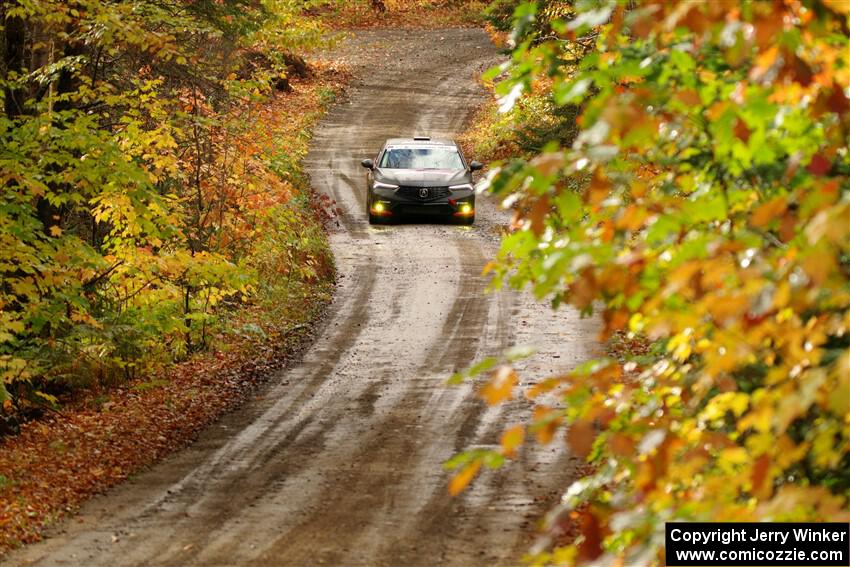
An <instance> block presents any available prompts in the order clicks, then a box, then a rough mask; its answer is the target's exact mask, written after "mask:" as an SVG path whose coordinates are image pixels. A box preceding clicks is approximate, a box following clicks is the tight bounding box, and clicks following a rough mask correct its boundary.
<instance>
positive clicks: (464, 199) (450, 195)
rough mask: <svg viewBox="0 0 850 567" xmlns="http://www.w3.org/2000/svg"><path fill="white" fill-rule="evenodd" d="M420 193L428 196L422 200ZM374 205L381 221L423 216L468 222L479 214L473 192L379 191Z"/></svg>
mask: <svg viewBox="0 0 850 567" xmlns="http://www.w3.org/2000/svg"><path fill="white" fill-rule="evenodd" d="M420 189H425V190H428V193H425V194H423V195H421V196H420V193H419V190H420ZM443 193H445V194H443ZM370 201H371V203H372V208H371V210H370V212H371V213H372V215H374V216H378V217H393V216H406V215H421V216H452V217H458V218H464V217H466V218H468V217H471V216H473V215H474V214H475V192H474V191H472V190H470V189H457V190H448V189H445V188H440V187H438V188H428V187H400V188H399V189H389V188H384V187H377V188H373V189H372V198H371V199H370Z"/></svg>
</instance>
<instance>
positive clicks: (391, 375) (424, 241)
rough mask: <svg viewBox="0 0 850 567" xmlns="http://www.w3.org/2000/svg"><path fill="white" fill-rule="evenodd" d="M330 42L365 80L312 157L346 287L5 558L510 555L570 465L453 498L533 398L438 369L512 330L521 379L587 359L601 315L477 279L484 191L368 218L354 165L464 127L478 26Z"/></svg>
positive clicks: (488, 212)
mask: <svg viewBox="0 0 850 567" xmlns="http://www.w3.org/2000/svg"><path fill="white" fill-rule="evenodd" d="M336 49H337V51H338V53H337V54H336V56H339V57H346V58H348V59H349V62H350V63H351V64H352V65H353V66H354V67H355V68H356V70H357V72H358V76H359V77H360V79H359V80H358V81H357V83H356V84H355V86H354V88H353V89H352V90H351V92H350V96H349V97H348V99H347V100H346V101H344V102H341V103H339V104H337V105H335V106H334V107H333V108H332V109H331V111H330V113H329V114H328V116H327V117H326V118H325V119H324V120H323V122H322V123H321V124H320V126H319V128H318V130H317V131H316V133H315V137H314V140H313V143H312V150H311V152H310V155H309V156H308V159H307V162H306V165H307V170H308V172H309V174H310V176H311V179H312V181H313V183H314V185H315V187H316V189H317V190H318V191H322V192H325V193H327V194H329V195H330V196H331V197H332V198H333V199H335V200H336V201H337V202H338V204H339V206H340V207H341V208H342V210H343V214H342V215H341V217H340V219H339V226H338V227H336V228H334V229H332V234H331V243H332V246H333V250H334V253H335V255H336V260H337V265H338V270H339V286H338V290H337V295H336V299H335V301H334V303H333V305H332V307H331V309H330V312H329V314H328V316H327V318H326V321H325V322H324V323H323V327H322V328H321V330H320V332H319V333H318V338H317V340H316V342H315V344H314V345H313V346H312V347H311V348H310V349H309V350H308V351H307V352H306V353H305V355H304V357H303V360H302V361H301V362H300V363H299V364H298V365H297V366H294V367H292V368H290V369H288V370H286V371H283V372H281V373H280V375H279V376H276V377H275V378H274V379H272V380H271V381H270V385H269V386H268V387H267V388H266V390H265V391H263V392H262V393H261V394H260V395H259V396H258V397H257V398H256V399H255V400H253V401H251V402H249V403H248V404H247V405H245V406H243V407H242V408H241V409H240V410H239V411H237V412H235V413H233V414H231V415H229V416H227V417H225V418H224V419H222V420H221V421H220V422H219V423H217V424H216V425H215V426H213V427H211V428H210V429H209V430H207V431H206V432H205V433H204V434H202V435H201V437H200V439H199V440H198V441H197V442H196V443H194V444H193V445H192V446H191V447H189V448H188V449H186V450H184V451H181V452H180V453H178V454H176V455H174V456H172V457H171V458H169V459H167V460H166V461H165V462H163V463H161V464H160V465H158V466H156V467H154V468H153V469H151V470H150V471H148V472H146V473H144V474H141V475H139V476H137V477H136V478H134V479H132V480H131V481H128V482H126V483H125V484H123V485H122V486H120V487H118V488H116V489H114V490H112V491H110V492H109V493H108V494H106V495H104V496H101V497H98V498H95V499H94V500H92V501H90V502H89V503H88V504H87V505H86V506H84V508H83V510H82V511H81V513H80V514H79V515H78V516H76V517H75V518H72V519H70V520H68V521H66V522H64V523H62V524H61V525H60V526H58V527H57V528H56V529H55V530H53V533H52V534H50V535H51V537H50V538H49V539H47V540H45V541H44V542H42V543H39V544H36V545H32V546H29V547H27V548H24V549H22V550H18V551H17V552H15V553H13V554H11V555H9V556H8V557H7V558H6V562H5V563H4V564H6V565H31V564H34V565H41V566H47V565H50V566H53V565H57V566H58V565H75V566H76V565H79V566H85V567H95V566H109V567H117V566H143V565H145V566H148V565H174V566H207V567H210V566H225V565H228V566H229V565H239V566H278V565H287V566H290V565H291V566H314V565H331V566H337V565H339V566H349V565H350V566H369V567H380V566H396V565H401V566H405V567H415V566H423V567H424V566H433V565H453V566H477V565H481V566H484V565H488V566H489V565H517V564H518V563H519V559H520V557H521V556H522V554H523V553H524V551H525V550H526V549H527V546H528V545H529V543H530V541H531V537H532V534H533V526H534V522H535V521H536V519H537V518H539V516H540V514H541V513H542V512H543V511H544V510H545V508H546V507H547V506H548V505H550V504H551V503H552V501H553V499H555V498H556V497H557V491H558V488H559V487H563V486H564V485H565V483H566V482H568V481H569V480H570V478H571V477H572V476H573V475H574V474H575V469H576V464H577V463H576V460H575V459H574V458H573V457H572V456H571V455H570V454H569V452H568V451H567V450H566V449H565V448H564V447H563V446H561V444H558V445H559V446H557V447H555V446H552V447H539V446H536V445H531V446H530V447H527V448H526V449H524V450H523V451H522V452H521V453H520V455H519V458H518V459H517V461H516V462H514V463H512V464H511V465H510V466H508V467H505V468H503V469H501V470H498V471H485V472H484V473H483V476H482V477H481V478H480V479H479V480H478V481H477V482H476V483H475V484H474V485H473V486H472V488H471V489H470V490H468V491H467V492H465V493H464V494H462V495H461V496H459V497H457V498H450V497H449V496H448V494H447V490H446V486H447V480H448V474H447V473H446V472H444V471H443V469H442V467H441V463H442V462H443V461H445V460H446V459H447V458H449V457H450V456H452V455H453V454H454V453H455V452H456V451H459V450H461V449H464V448H468V447H473V446H475V447H488V446H493V445H495V444H496V443H498V440H499V436H500V433H501V431H502V428H503V427H504V426H505V425H508V424H511V423H514V422H516V421H518V420H519V419H520V418H521V416H522V415H524V412H526V411H527V410H528V405H527V402H523V401H516V402H513V403H511V404H507V405H505V406H501V407H496V408H490V407H488V406H486V405H484V404H483V402H481V401H480V400H479V399H478V398H477V397H476V394H475V387H474V386H473V385H472V384H465V385H463V386H460V387H447V386H446V385H445V380H446V378H447V377H448V376H449V375H450V374H451V373H452V372H453V371H455V370H458V369H462V368H464V367H467V366H468V365H469V364H471V363H473V362H475V361H477V360H480V359H481V358H483V357H485V356H487V355H490V354H495V353H498V352H500V351H501V350H503V349H505V348H506V347H509V346H511V345H513V344H535V345H536V346H537V347H538V354H537V355H535V356H534V357H533V358H531V359H529V360H527V361H524V362H523V363H522V364H521V368H522V376H523V380H526V381H528V380H531V379H532V378H534V377H537V378H539V377H540V376H542V375H543V374H545V373H546V372H549V371H552V370H556V369H566V368H569V367H571V366H573V365H575V364H576V363H577V362H579V361H581V360H583V359H585V358H587V357H589V356H591V355H592V354H593V350H594V348H595V347H594V334H595V329H594V324H593V323H592V322H590V321H586V320H581V319H579V317H578V316H577V315H576V314H575V313H573V312H570V311H564V310H562V311H559V312H558V313H552V312H551V311H550V310H549V309H548V308H547V307H546V306H544V305H540V304H538V303H536V302H535V301H533V300H532V299H531V298H530V297H529V296H528V295H527V294H524V293H516V292H510V291H505V292H499V293H485V288H486V287H487V283H488V280H487V278H486V277H482V275H481V270H482V267H483V266H484V264H485V263H486V262H487V260H488V259H490V258H492V257H493V255H494V253H495V250H496V247H497V245H498V237H497V228H498V226H500V225H504V224H505V223H506V222H507V221H508V216H507V213H505V212H503V211H500V210H498V209H497V208H496V207H495V206H494V204H493V203H491V202H489V201H488V199H487V198H483V197H482V198H480V199H479V207H478V213H477V219H476V223H475V225H474V226H472V227H461V226H454V225H448V224H444V225H441V224H414V223H405V224H399V225H388V226H381V227H370V226H369V225H368V223H367V221H366V218H365V204H364V197H365V187H364V178H365V173H364V171H363V169H362V168H361V167H360V165H359V162H360V160H361V159H363V158H365V157H374V154H375V152H376V150H377V149H378V148H379V146H380V144H381V143H382V142H383V141H384V140H385V139H386V138H388V137H393V136H405V135H412V134H414V133H416V134H430V135H432V136H435V137H436V136H453V135H456V134H457V133H458V132H459V131H460V130H461V129H462V128H463V126H464V124H465V121H466V120H467V119H468V116H469V113H470V112H471V110H472V109H474V108H475V106H476V105H477V104H479V103H480V102H481V101H482V100H483V97H484V96H485V93H484V91H483V89H482V88H481V87H480V86H479V85H478V84H477V82H476V76H477V75H478V73H480V72H481V71H482V70H484V69H486V68H487V67H489V66H490V65H492V64H494V63H495V62H497V61H498V59H497V56H496V53H495V50H494V48H493V47H492V45H491V44H490V42H489V40H488V38H487V37H486V35H485V34H484V32H483V31H481V30H475V29H447V30H436V31H409V30H408V31H387V30H383V31H371V32H359V33H358V34H357V35H356V36H355V37H354V38H352V39H350V40H349V41H347V42H346V43H344V44H342V45H340V46H339V47H337V48H336ZM472 157H474V156H470V158H472ZM526 385H527V382H526Z"/></svg>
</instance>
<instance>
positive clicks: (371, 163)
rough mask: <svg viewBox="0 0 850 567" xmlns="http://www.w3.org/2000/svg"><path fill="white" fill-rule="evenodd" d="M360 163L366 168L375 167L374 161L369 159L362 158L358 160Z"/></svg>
mask: <svg viewBox="0 0 850 567" xmlns="http://www.w3.org/2000/svg"><path fill="white" fill-rule="evenodd" d="M360 165H362V166H363V167H365V168H366V169H375V162H374V161H372V160H370V159H364V160H363V161H361V162H360Z"/></svg>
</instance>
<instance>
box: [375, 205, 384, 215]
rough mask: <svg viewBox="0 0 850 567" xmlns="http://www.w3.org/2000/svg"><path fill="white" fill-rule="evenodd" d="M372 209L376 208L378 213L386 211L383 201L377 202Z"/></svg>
mask: <svg viewBox="0 0 850 567" xmlns="http://www.w3.org/2000/svg"><path fill="white" fill-rule="evenodd" d="M372 210H374V211H375V212H376V213H383V212H384V204H383V203H375V205H374V206H373V207H372Z"/></svg>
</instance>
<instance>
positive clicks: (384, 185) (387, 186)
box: [372, 181, 398, 189]
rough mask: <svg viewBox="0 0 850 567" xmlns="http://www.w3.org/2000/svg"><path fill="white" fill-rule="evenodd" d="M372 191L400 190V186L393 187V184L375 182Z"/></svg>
mask: <svg viewBox="0 0 850 567" xmlns="http://www.w3.org/2000/svg"><path fill="white" fill-rule="evenodd" d="M372 189H398V185H392V184H391V183H381V182H380V181H373V182H372Z"/></svg>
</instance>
